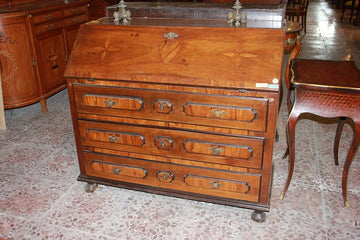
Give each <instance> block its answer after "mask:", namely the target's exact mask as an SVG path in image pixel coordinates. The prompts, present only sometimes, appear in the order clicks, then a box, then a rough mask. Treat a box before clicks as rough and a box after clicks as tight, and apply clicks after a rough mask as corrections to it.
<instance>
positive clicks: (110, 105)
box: [104, 99, 117, 108]
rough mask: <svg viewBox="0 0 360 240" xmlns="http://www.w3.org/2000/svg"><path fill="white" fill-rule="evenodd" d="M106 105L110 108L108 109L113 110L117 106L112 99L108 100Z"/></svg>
mask: <svg viewBox="0 0 360 240" xmlns="http://www.w3.org/2000/svg"><path fill="white" fill-rule="evenodd" d="M104 103H105V105H106V106H107V107H108V108H111V107H113V106H114V105H115V104H117V102H116V101H113V100H112V99H108V100H106V101H104Z"/></svg>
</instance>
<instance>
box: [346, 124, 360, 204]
mask: <svg viewBox="0 0 360 240" xmlns="http://www.w3.org/2000/svg"><path fill="white" fill-rule="evenodd" d="M354 124H355V132H354V139H353V142H352V144H351V147H350V150H349V153H348V155H347V157H346V161H345V164H344V170H343V176H342V194H343V200H344V205H345V207H349V206H350V203H349V200H348V197H347V180H348V173H349V169H350V166H351V163H352V160H353V157H354V155H355V152H356V149H357V148H358V146H359V143H360V119H358V120H357V121H355V122H354Z"/></svg>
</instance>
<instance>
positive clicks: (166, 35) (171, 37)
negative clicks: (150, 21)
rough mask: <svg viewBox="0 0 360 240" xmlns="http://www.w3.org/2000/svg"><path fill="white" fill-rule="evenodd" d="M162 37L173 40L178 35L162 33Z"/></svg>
mask: <svg viewBox="0 0 360 240" xmlns="http://www.w3.org/2000/svg"><path fill="white" fill-rule="evenodd" d="M164 37H166V38H167V39H174V38H177V37H179V35H178V34H177V33H174V32H169V33H164Z"/></svg>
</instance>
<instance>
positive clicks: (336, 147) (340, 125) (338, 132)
mask: <svg viewBox="0 0 360 240" xmlns="http://www.w3.org/2000/svg"><path fill="white" fill-rule="evenodd" d="M345 120H346V118H345V117H340V119H339V123H338V125H337V128H336V135H335V141H334V159H335V165H336V166H339V143H340V137H341V133H342V130H343V128H344V124H345Z"/></svg>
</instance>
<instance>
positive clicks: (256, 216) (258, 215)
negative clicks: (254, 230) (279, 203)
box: [251, 210, 266, 223]
mask: <svg viewBox="0 0 360 240" xmlns="http://www.w3.org/2000/svg"><path fill="white" fill-rule="evenodd" d="M251 219H252V220H254V221H255V222H258V223H262V222H265V220H266V214H265V213H264V211H260V210H254V212H253V213H252V214H251Z"/></svg>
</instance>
